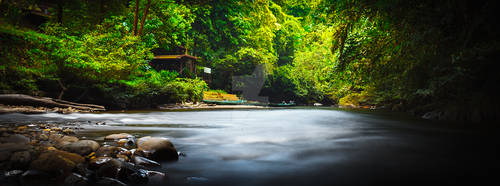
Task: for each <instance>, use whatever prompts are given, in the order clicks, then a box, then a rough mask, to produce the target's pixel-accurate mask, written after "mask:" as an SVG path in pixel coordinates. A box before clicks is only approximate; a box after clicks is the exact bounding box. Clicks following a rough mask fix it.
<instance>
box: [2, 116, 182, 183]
mask: <svg viewBox="0 0 500 186" xmlns="http://www.w3.org/2000/svg"><path fill="white" fill-rule="evenodd" d="M78 130H79V128H78V127H62V128H61V127H58V126H57V125H54V124H36V125H35V124H30V125H22V126H19V125H7V126H0V172H1V175H0V183H2V185H128V184H131V185H137V184H155V183H156V184H159V183H162V184H164V183H168V176H167V174H166V173H164V172H161V171H157V170H159V169H158V168H159V167H160V166H161V165H160V162H168V161H177V160H178V158H179V155H178V152H177V150H176V149H175V147H174V145H173V144H172V143H171V142H170V141H169V140H168V139H167V138H162V137H150V136H146V137H141V138H138V139H137V140H136V136H133V135H130V134H127V133H119V134H111V135H108V136H105V137H104V141H103V142H100V143H99V142H97V141H94V140H88V139H85V138H84V137H80V138H78V137H76V136H77V135H76V134H75V131H77V132H78Z"/></svg>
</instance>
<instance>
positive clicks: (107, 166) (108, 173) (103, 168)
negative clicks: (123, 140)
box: [96, 159, 122, 178]
mask: <svg viewBox="0 0 500 186" xmlns="http://www.w3.org/2000/svg"><path fill="white" fill-rule="evenodd" d="M121 169H122V162H121V161H119V160H117V159H110V160H107V161H106V162H105V163H102V164H101V165H100V167H99V168H98V169H97V171H96V175H97V177H109V178H117V177H118V173H119V172H120V170H121Z"/></svg>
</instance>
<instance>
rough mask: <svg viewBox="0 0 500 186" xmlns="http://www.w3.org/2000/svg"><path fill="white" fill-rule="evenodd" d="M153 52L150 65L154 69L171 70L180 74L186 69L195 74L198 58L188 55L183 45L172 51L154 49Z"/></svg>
mask: <svg viewBox="0 0 500 186" xmlns="http://www.w3.org/2000/svg"><path fill="white" fill-rule="evenodd" d="M153 54H154V57H153V60H152V61H151V66H152V67H153V68H154V69H155V70H158V71H160V70H171V71H177V72H178V73H179V74H182V73H183V71H184V70H185V69H187V70H190V71H191V72H192V73H193V74H196V62H197V60H198V59H199V58H198V57H195V56H191V55H188V53H187V49H186V48H184V47H179V48H178V49H177V50H173V51H167V50H164V49H154V50H153Z"/></svg>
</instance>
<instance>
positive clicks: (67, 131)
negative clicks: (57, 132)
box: [62, 128, 75, 135]
mask: <svg viewBox="0 0 500 186" xmlns="http://www.w3.org/2000/svg"><path fill="white" fill-rule="evenodd" d="M62 132H63V133H64V134H66V135H68V134H74V133H75V132H73V130H71V129H69V128H67V129H64V130H63V131H62Z"/></svg>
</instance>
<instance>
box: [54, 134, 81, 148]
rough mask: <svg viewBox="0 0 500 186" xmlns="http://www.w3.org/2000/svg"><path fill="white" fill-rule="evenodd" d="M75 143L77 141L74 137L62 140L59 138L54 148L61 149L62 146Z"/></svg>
mask: <svg viewBox="0 0 500 186" xmlns="http://www.w3.org/2000/svg"><path fill="white" fill-rule="evenodd" d="M77 141H78V138H77V137H74V136H63V137H62V138H60V139H59V140H57V142H56V145H55V146H56V147H57V148H61V147H62V146H64V145H67V144H70V143H73V142H77Z"/></svg>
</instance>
